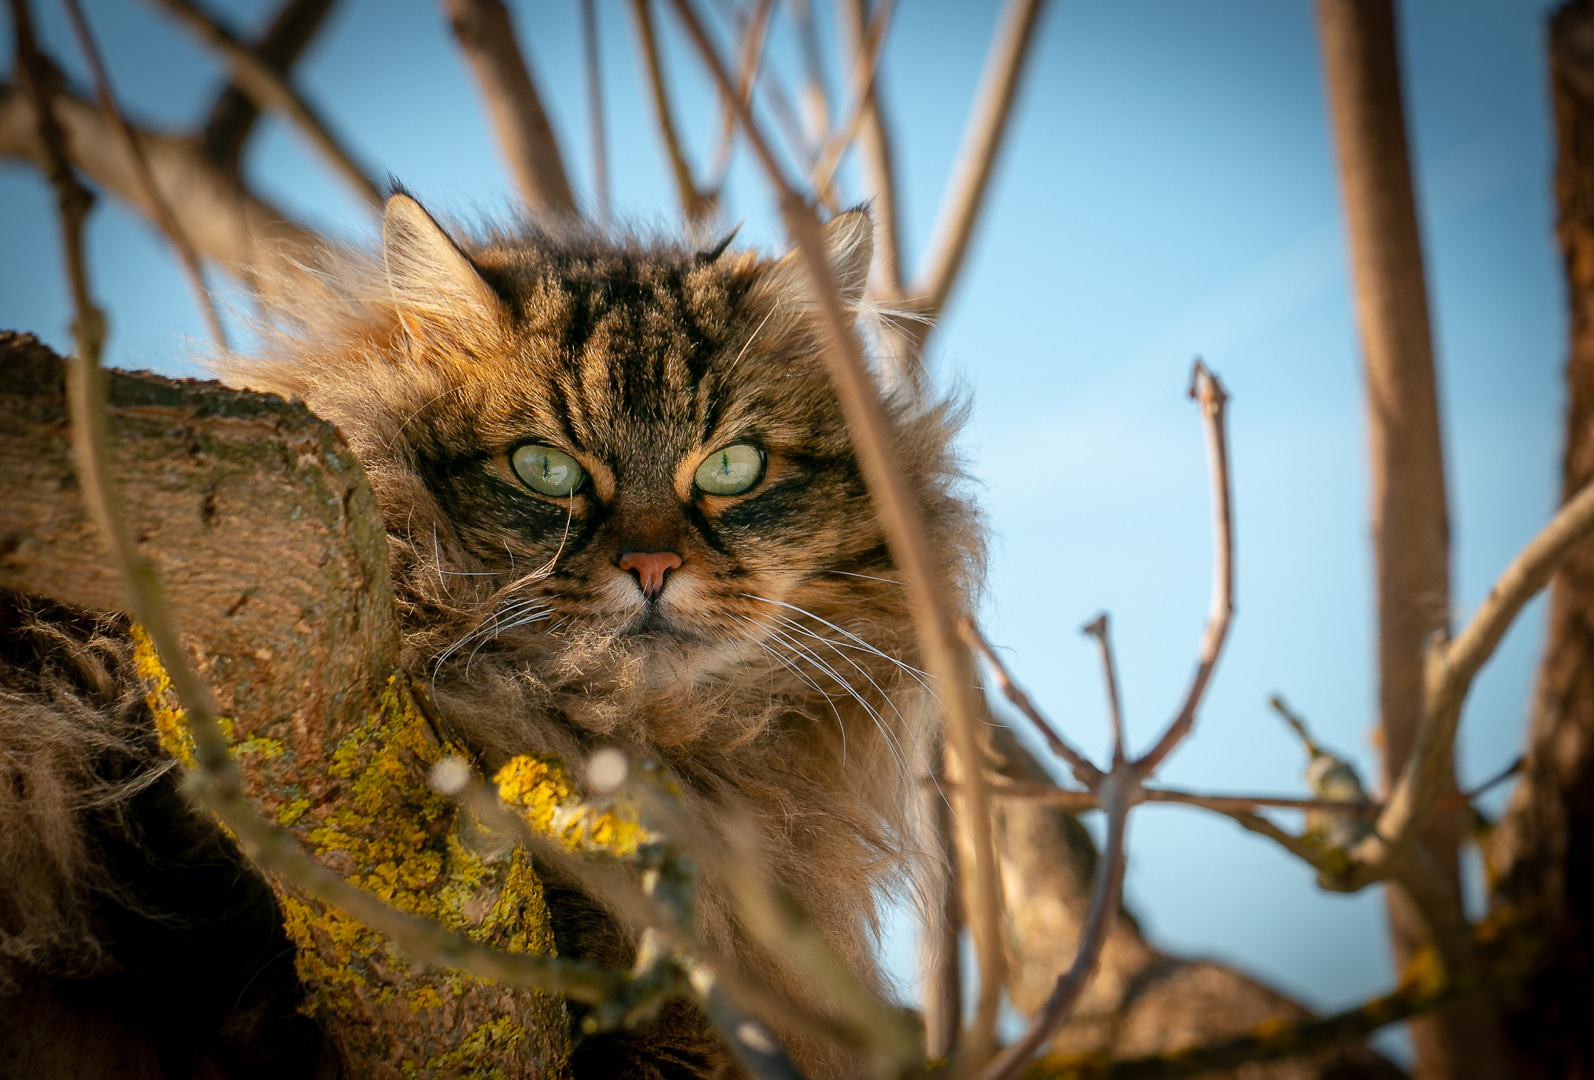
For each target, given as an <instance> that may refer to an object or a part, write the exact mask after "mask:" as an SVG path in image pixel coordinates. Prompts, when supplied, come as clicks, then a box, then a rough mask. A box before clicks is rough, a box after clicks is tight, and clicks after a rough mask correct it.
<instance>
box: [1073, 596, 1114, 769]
mask: <svg viewBox="0 0 1594 1080" xmlns="http://www.w3.org/2000/svg"><path fill="white" fill-rule="evenodd" d="M1080 632H1081V633H1083V634H1085V635H1086V636H1087V637H1093V638H1095V639H1096V644H1097V645H1098V646H1099V647H1100V648H1101V668H1102V678H1103V679H1104V680H1105V681H1106V683H1107V721H1108V723H1109V724H1110V725H1111V728H1112V767H1113V768H1115V769H1116V768H1117V767H1118V766H1120V765H1122V764H1123V763H1124V761H1125V757H1124V716H1123V708H1122V706H1121V705H1120V704H1119V701H1118V665H1117V664H1115V663H1113V656H1112V637H1111V635H1110V634H1109V633H1108V629H1107V613H1106V612H1105V611H1104V612H1102V613H1101V614H1100V615H1097V616H1096V617H1095V618H1094V619H1092V620H1091V621H1090V622H1088V623H1086V624H1085V625H1084V626H1083V627H1082V628H1081V630H1080Z"/></svg>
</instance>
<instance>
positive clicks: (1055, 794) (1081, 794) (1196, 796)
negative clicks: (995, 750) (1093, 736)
mask: <svg viewBox="0 0 1594 1080" xmlns="http://www.w3.org/2000/svg"><path fill="white" fill-rule="evenodd" d="M991 794H992V796H994V797H996V798H999V799H1023V800H1025V801H1027V802H1038V803H1046V804H1047V805H1049V806H1059V807H1062V808H1063V809H1065V810H1069V811H1081V810H1094V809H1096V808H1097V807H1098V806H1100V805H1101V803H1100V801H1099V800H1098V799H1097V798H1096V795H1095V793H1094V792H1090V791H1073V790H1070V789H1068V788H1060V787H1056V786H1055V785H1052V784H1024V783H1016V782H1015V783H1009V784H992V785H991ZM1143 794H1144V797H1145V801H1146V802H1148V803H1177V804H1180V805H1183V806H1195V807H1199V808H1201V809H1203V810H1214V811H1217V812H1220V813H1226V812H1228V811H1230V810H1254V809H1256V808H1257V807H1267V808H1270V809H1275V810H1301V811H1306V812H1310V813H1324V814H1343V815H1345V816H1346V817H1365V818H1371V817H1376V816H1377V815H1378V812H1379V811H1380V810H1382V809H1383V805H1382V804H1381V803H1375V802H1336V801H1334V800H1332V799H1299V798H1295V797H1293V796H1289V795H1204V794H1201V793H1200V792H1195V791H1180V790H1178V789H1177V788H1160V787H1148V788H1144V789H1143Z"/></svg>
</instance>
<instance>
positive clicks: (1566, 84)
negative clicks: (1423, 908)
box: [1490, 0, 1594, 1078]
mask: <svg viewBox="0 0 1594 1080" xmlns="http://www.w3.org/2000/svg"><path fill="white" fill-rule="evenodd" d="M1549 59H1550V89H1551V95H1552V100H1553V104H1554V110H1555V132H1556V140H1557V151H1558V153H1557V159H1556V171H1555V193H1556V198H1557V202H1558V204H1559V220H1558V222H1557V232H1558V234H1559V239H1560V243H1561V252H1562V258H1563V260H1564V266H1565V272H1566V283H1567V300H1568V305H1569V309H1570V324H1571V325H1570V329H1571V341H1570V347H1569V351H1568V356H1567V365H1566V389H1567V416H1566V432H1567V434H1566V447H1565V457H1564V459H1563V466H1562V488H1561V490H1562V498H1563V500H1564V499H1566V498H1568V497H1570V496H1571V495H1572V494H1574V493H1575V492H1576V491H1577V490H1578V489H1579V488H1580V487H1582V486H1583V485H1585V484H1587V483H1589V482H1590V481H1591V480H1594V3H1591V2H1590V0H1576V2H1574V3H1569V4H1566V5H1565V6H1563V7H1562V8H1561V9H1560V10H1559V11H1558V12H1557V13H1556V14H1555V16H1554V18H1553V19H1552V20H1551V23H1550V35H1549ZM1527 744H1528V745H1527V753H1526V759H1527V760H1526V766H1525V768H1524V774H1523V779H1522V782H1521V783H1520V784H1519V786H1518V788H1517V790H1516V793H1515V795H1514V797H1513V799H1512V802H1511V806H1510V808H1509V809H1508V811H1507V813H1506V815H1505V817H1504V818H1503V820H1502V821H1501V823H1500V825H1499V827H1498V828H1497V829H1496V830H1495V833H1494V836H1493V837H1492V842H1491V845H1490V854H1491V859H1490V862H1491V864H1492V866H1493V867H1494V869H1495V881H1494V896H1493V900H1494V910H1495V916H1496V918H1500V919H1502V920H1505V921H1509V922H1510V923H1513V924H1517V925H1527V926H1533V927H1535V928H1536V929H1537V931H1538V933H1537V936H1538V937H1539V939H1540V943H1541V951H1540V953H1539V956H1538V960H1539V961H1540V963H1541V965H1542V966H1541V968H1540V971H1539V974H1538V975H1537V976H1536V977H1535V978H1534V979H1533V980H1532V982H1531V983H1530V984H1529V986H1528V988H1527V991H1526V992H1525V993H1524V994H1522V995H1520V996H1519V997H1518V998H1516V999H1514V1000H1513V1001H1511V1002H1510V1003H1508V1005H1507V1013H1506V1024H1507V1032H1508V1036H1509V1039H1510V1043H1511V1046H1512V1049H1513V1050H1514V1051H1515V1052H1516V1053H1517V1055H1518V1056H1519V1066H1518V1075H1523V1076H1531V1075H1537V1076H1542V1077H1545V1078H1552V1077H1553V1078H1561V1077H1567V1078H1571V1077H1587V1076H1590V1075H1594V1023H1591V1022H1590V1017H1594V921H1591V913H1594V544H1591V543H1588V542H1584V543H1583V544H1582V545H1581V546H1580V547H1579V549H1578V550H1577V551H1576V552H1574V553H1573V555H1572V556H1571V557H1570V558H1568V559H1567V560H1566V562H1565V563H1563V564H1562V567H1561V570H1560V573H1559V574H1558V575H1557V576H1556V578H1555V580H1554V582H1553V584H1552V585H1551V587H1550V616H1549V626H1548V632H1547V635H1546V644H1545V651H1544V658H1543V661H1542V663H1541V666H1540V668H1539V676H1538V684H1537V686H1536V688H1535V692H1534V699H1533V706H1532V719H1531V722H1530V727H1529V731H1528V740H1527Z"/></svg>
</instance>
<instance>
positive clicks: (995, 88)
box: [909, 0, 1043, 319]
mask: <svg viewBox="0 0 1594 1080" xmlns="http://www.w3.org/2000/svg"><path fill="white" fill-rule="evenodd" d="M1042 3H1043V0H1008V3H1007V5H1006V6H1005V7H1004V8H1003V10H1002V16H1001V21H1000V23H999V24H998V26H997V30H996V34H995V36H994V37H993V38H992V39H991V48H990V52H989V53H988V54H987V56H986V62H985V73H984V74H983V75H982V76H981V77H980V89H979V91H978V94H977V96H976V98H975V102H974V106H973V108H972V109H970V111H969V118H968V123H967V125H966V126H965V127H964V129H963V144H962V147H961V149H959V151H958V158H957V165H956V166H955V168H954V170H953V174H952V177H951V179H950V180H949V181H948V182H947V186H946V192H945V194H944V195H943V196H942V198H941V209H940V212H939V214H938V216H937V218H936V224H935V231H934V233H933V234H932V237H931V240H930V243H929V246H928V247H927V249H926V251H925V255H924V260H923V263H922V264H921V269H920V272H919V275H918V278H917V279H916V280H915V281H914V283H913V286H912V287H911V288H910V289H909V293H910V294H911V295H912V296H914V297H915V298H916V302H917V303H918V305H919V306H920V308H921V310H922V312H923V314H925V315H927V316H929V317H930V318H932V319H933V318H935V317H936V316H938V315H940V313H941V309H942V308H943V307H945V306H946V299H947V296H948V295H950V294H951V292H952V286H953V285H954V284H955V283H956V281H957V276H958V271H959V270H960V269H961V268H962V266H963V256H964V254H965V253H966V252H967V250H968V245H969V237H970V236H972V235H973V233H974V225H975V222H976V221H977V220H978V219H979V214H980V209H981V208H982V206H983V205H984V202H985V189H986V187H987V185H988V184H989V182H990V179H991V170H992V169H993V168H994V167H995V165H996V157H997V153H998V151H1000V149H1001V146H1002V137H1003V136H1004V135H1005V134H1006V133H1007V122H1008V119H1009V117H1010V116H1011V115H1012V112H1013V98H1014V96H1015V94H1016V93H1017V91H1018V80H1019V77H1020V76H1021V75H1022V74H1023V72H1024V63H1025V61H1026V60H1027V59H1028V58H1029V54H1030V45H1031V44H1032V42H1033V41H1034V37H1035V21H1036V19H1037V18H1038V17H1039V15H1040V11H1041V7H1042Z"/></svg>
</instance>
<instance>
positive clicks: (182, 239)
mask: <svg viewBox="0 0 1594 1080" xmlns="http://www.w3.org/2000/svg"><path fill="white" fill-rule="evenodd" d="M63 4H64V6H65V8H66V14H67V20H68V21H69V22H70V23H71V24H72V32H73V34H74V35H75V36H76V37H77V42H78V47H79V48H80V49H81V50H82V52H83V59H84V60H85V61H86V62H87V63H88V67H89V73H90V74H91V75H92V76H93V78H94V89H95V92H96V94H97V95H98V96H99V99H100V110H101V111H102V112H104V113H105V115H106V116H108V117H110V120H111V123H112V125H113V126H114V127H115V128H116V131H117V133H118V134H119V135H120V136H121V137H122V143H123V145H124V146H125V147H126V148H127V156H128V159H129V160H130V161H132V162H133V172H134V175H136V176H137V177H138V182H139V185H140V187H142V188H143V190H144V198H146V199H147V200H149V204H150V206H152V207H153V208H154V210H155V223H156V225H157V226H159V228H160V230H161V232H163V233H165V234H166V238H167V240H169V241H171V245H172V247H173V249H175V250H176V252H177V257H178V259H179V260H180V261H181V262H182V264H183V269H184V270H185V271H186V272H187V275H188V284H189V286H190V287H191V288H192V289H193V290H194V300H195V302H196V303H197V304H198V305H199V310H200V313H201V314H202V315H204V317H205V322H206V323H207V324H208V325H209V327H210V336H211V337H212V338H213V339H214V340H215V342H216V345H217V347H218V348H220V349H223V350H225V349H226V348H227V331H226V330H225V329H224V328H223V327H222V324H221V315H220V314H219V313H218V312H217V311H216V301H215V298H214V297H212V296H211V295H210V290H209V289H208V288H206V286H205V270H204V268H203V267H202V266H200V264H199V255H198V254H197V253H195V251H194V245H192V244H190V243H189V242H188V237H187V236H186V235H185V234H184V233H183V230H182V226H180V225H178V224H177V219H176V218H174V217H173V216H172V211H171V207H169V206H167V205H166V200H165V199H164V198H162V197H161V193H160V188H159V187H158V186H156V184H155V177H154V176H153V175H152V174H151V173H150V171H149V161H148V160H147V159H145V157H144V150H143V148H142V147H140V146H139V144H138V136H136V135H134V134H133V129H132V128H131V127H129V126H128V123H127V121H126V120H125V119H123V117H122V110H121V109H119V108H118V107H117V105H116V95H115V94H114V93H113V92H112V90H111V80H110V76H109V75H107V74H106V72H105V63H104V61H103V60H102V59H101V57H100V50H99V46H98V45H96V44H95V42H94V35H93V34H91V33H90V32H89V24H88V21H87V20H86V19H84V18H83V9H82V8H81V7H79V6H78V2H77V0H63Z"/></svg>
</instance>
